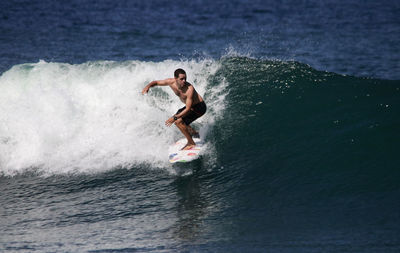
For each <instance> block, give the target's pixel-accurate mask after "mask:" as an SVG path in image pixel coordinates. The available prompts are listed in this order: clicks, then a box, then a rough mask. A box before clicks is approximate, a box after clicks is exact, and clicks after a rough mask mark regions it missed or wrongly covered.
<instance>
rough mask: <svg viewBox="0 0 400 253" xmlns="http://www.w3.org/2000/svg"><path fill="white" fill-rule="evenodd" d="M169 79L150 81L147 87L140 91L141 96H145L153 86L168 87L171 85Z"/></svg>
mask: <svg viewBox="0 0 400 253" xmlns="http://www.w3.org/2000/svg"><path fill="white" fill-rule="evenodd" d="M171 79H172V78H168V79H165V80H157V81H152V82H150V83H149V84H148V85H146V86H145V87H144V88H143V90H142V94H146V93H147V92H149V90H150V88H151V87H154V86H166V85H169V84H170V83H171Z"/></svg>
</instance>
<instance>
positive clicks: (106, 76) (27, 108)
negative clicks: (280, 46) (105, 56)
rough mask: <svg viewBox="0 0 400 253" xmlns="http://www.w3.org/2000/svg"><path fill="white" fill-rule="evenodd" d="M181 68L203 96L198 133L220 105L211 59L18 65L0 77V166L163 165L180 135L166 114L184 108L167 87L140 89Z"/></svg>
mask: <svg viewBox="0 0 400 253" xmlns="http://www.w3.org/2000/svg"><path fill="white" fill-rule="evenodd" d="M176 68H183V69H185V70H186V72H187V74H188V81H189V82H191V83H193V84H194V85H195V88H196V90H197V91H198V92H199V93H200V94H201V95H203V96H204V98H205V99H206V101H207V105H208V108H209V110H208V112H207V114H206V115H205V116H204V117H202V118H200V119H199V120H197V121H196V122H195V126H196V127H200V128H201V129H200V132H201V133H202V135H203V136H206V135H207V129H209V127H210V126H211V127H212V124H213V122H215V120H216V119H217V118H218V117H221V115H222V113H223V109H224V98H225V96H223V94H224V87H226V84H225V82H224V81H223V80H216V79H213V82H211V83H210V82H209V78H210V76H212V75H213V74H214V73H215V72H216V71H217V70H218V68H219V63H218V62H216V61H213V60H208V59H204V60H197V61H196V60H191V61H172V60H166V61H163V62H141V61H126V62H112V61H96V62H87V63H83V64H75V65H72V64H67V63H48V62H44V61H40V62H38V63H33V64H22V65H16V66H14V67H13V68H11V69H10V70H9V71H7V72H5V73H3V75H2V76H1V77H0V90H1V92H0V172H1V173H2V174H6V175H12V174H15V173H20V172H23V171H25V170H26V169H32V168H34V169H36V170H39V171H40V172H41V173H44V174H58V173H70V172H99V171H104V170H109V169H111V168H114V167H117V166H122V167H130V166H132V165H134V164H149V165H150V166H151V167H155V168H161V167H168V166H169V164H168V160H167V149H168V148H167V147H168V145H170V144H171V143H172V142H173V141H174V140H176V139H177V138H178V137H181V133H180V132H179V131H178V130H177V129H176V128H175V127H171V128H168V127H165V125H164V122H165V120H166V119H167V118H168V117H170V116H171V115H173V114H174V113H175V112H176V110H177V109H178V108H180V107H182V106H183V105H182V103H181V102H180V101H179V99H178V98H177V97H176V96H175V94H174V93H173V92H172V90H170V89H169V88H168V87H155V88H153V89H152V90H151V92H149V94H147V95H142V94H141V90H142V89H143V87H144V86H145V85H146V84H147V83H148V82H150V81H152V80H159V79H164V78H167V77H172V76H173V71H174V70H175V69H176Z"/></svg>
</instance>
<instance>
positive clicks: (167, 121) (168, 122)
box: [165, 117, 175, 127]
mask: <svg viewBox="0 0 400 253" xmlns="http://www.w3.org/2000/svg"><path fill="white" fill-rule="evenodd" d="M174 122H175V120H174V117H171V118H169V119H167V120H166V121H165V125H166V126H168V127H169V126H171V125H172V124H173V123H174Z"/></svg>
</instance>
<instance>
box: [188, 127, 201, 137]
mask: <svg viewBox="0 0 400 253" xmlns="http://www.w3.org/2000/svg"><path fill="white" fill-rule="evenodd" d="M186 127H187V129H188V131H189V134H190V135H191V136H192V137H194V138H199V133H198V132H197V131H196V130H194V129H193V128H192V127H191V126H189V125H188V126H186Z"/></svg>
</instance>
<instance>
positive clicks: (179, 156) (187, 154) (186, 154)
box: [168, 138, 204, 163]
mask: <svg viewBox="0 0 400 253" xmlns="http://www.w3.org/2000/svg"><path fill="white" fill-rule="evenodd" d="M193 141H194V142H195V143H196V146H195V147H193V148H191V149H189V150H181V149H182V148H183V147H184V146H185V145H186V143H187V139H186V138H183V139H180V140H178V141H177V142H175V144H172V145H171V146H170V147H169V149H168V157H169V162H170V163H186V162H191V161H193V160H196V159H197V158H199V157H200V155H201V153H202V151H203V148H204V142H203V141H202V140H201V139H199V138H193Z"/></svg>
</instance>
